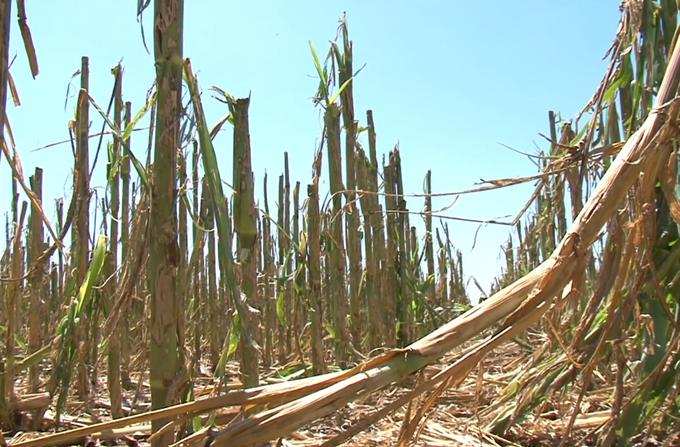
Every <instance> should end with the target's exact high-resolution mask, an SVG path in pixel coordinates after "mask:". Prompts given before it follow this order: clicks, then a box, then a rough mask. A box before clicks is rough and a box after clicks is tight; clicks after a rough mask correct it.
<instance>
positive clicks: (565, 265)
mask: <svg viewBox="0 0 680 447" xmlns="http://www.w3.org/2000/svg"><path fill="white" fill-rule="evenodd" d="M13 6H14V7H15V8H16V9H17V12H13V10H12V7H13ZM145 9H152V10H153V15H154V29H153V33H148V34H149V35H151V34H152V35H153V55H154V59H155V70H156V82H155V85H154V88H153V89H152V91H150V92H149V94H148V95H147V99H146V102H145V103H143V104H134V105H133V104H131V102H129V101H126V92H125V89H124V87H123V86H124V85H125V83H124V81H125V70H124V66H123V65H122V64H119V65H117V66H116V67H113V69H112V70H111V73H112V79H111V99H110V101H109V103H108V106H103V105H102V104H103V103H99V102H98V101H97V99H96V98H94V97H93V96H92V95H91V94H90V90H89V69H90V67H89V64H90V62H89V59H88V58H87V57H83V58H82V60H81V61H80V64H81V67H80V71H79V75H78V80H79V82H80V87H79V89H78V94H77V98H76V101H77V102H76V114H75V118H74V120H73V121H72V122H71V123H70V125H69V129H68V130H69V132H70V135H71V145H72V148H73V160H72V161H70V162H72V173H73V175H72V177H73V184H72V195H71V197H70V198H66V197H64V198H58V199H57V206H56V210H57V212H56V215H54V216H52V215H47V214H46V212H45V208H44V206H43V195H44V192H43V188H42V184H43V176H44V175H49V173H48V172H46V171H45V172H44V171H43V169H41V168H36V169H35V171H34V172H33V173H29V174H30V175H29V176H28V178H27V177H26V173H24V172H23V170H22V165H21V157H20V155H21V154H20V151H19V150H17V148H16V147H15V145H14V140H13V136H12V131H11V126H10V123H9V117H7V116H6V113H5V110H6V107H7V101H8V99H13V100H15V101H16V100H17V92H16V89H15V87H14V83H13V80H12V78H11V75H10V70H9V42H10V37H11V38H13V39H16V38H18V37H19V36H14V35H12V36H10V31H9V30H10V20H11V17H12V13H15V14H17V16H18V18H19V26H20V30H21V33H20V37H21V39H22V42H23V45H24V48H25V52H26V55H27V57H28V59H29V61H30V68H31V71H32V75H33V76H34V77H35V76H37V75H38V74H39V66H38V58H37V55H36V50H35V48H34V45H33V43H32V40H31V33H30V29H29V28H28V25H27V20H26V14H25V6H24V0H17V1H16V2H15V3H14V4H13V2H11V0H0V10H1V11H2V14H1V15H0V19H1V20H0V21H1V22H2V23H1V29H2V33H0V37H1V38H2V40H1V42H0V62H1V64H0V106H1V107H2V113H0V146H1V147H2V154H3V155H2V156H3V158H4V160H6V162H7V163H8V165H9V166H10V167H11V172H12V177H11V178H2V179H0V181H1V182H2V183H3V185H2V186H0V188H2V191H3V194H10V191H11V209H9V210H3V211H4V212H6V216H7V217H6V222H7V223H6V227H5V240H4V251H3V252H2V255H1V256H2V257H1V258H0V339H1V341H0V379H1V380H0V426H1V428H2V431H1V432H0V444H1V445H2V446H12V447H19V446H22V447H29V446H47V445H70V444H76V445H95V444H96V443H98V442H105V443H109V444H112V445H118V444H120V443H123V444H127V445H145V443H147V442H148V443H150V444H151V445H153V446H168V445H212V446H241V445H243V446H252V445H262V444H263V443H268V442H272V443H274V444H271V445H329V446H330V445H339V444H341V443H345V442H356V443H357V444H352V445H378V444H380V443H381V442H383V443H388V444H395V445H400V446H406V445H470V443H473V442H477V444H474V445H484V446H487V445H488V446H492V445H519V444H518V443H520V444H526V445H601V446H613V445H675V444H673V442H680V435H679V434H678V433H680V428H679V425H678V422H677V421H678V420H679V419H678V417H679V416H680V396H679V393H680V385H679V383H678V380H677V377H678V375H677V368H678V367H680V331H679V328H680V301H679V300H680V289H679V287H680V244H677V242H678V240H679V238H680V227H679V226H678V225H680V202H679V197H680V189H678V187H677V184H678V180H677V178H678V174H677V171H678V170H677V164H678V160H677V147H676V145H677V140H676V138H677V137H678V135H679V134H680V130H679V127H678V112H679V108H678V107H679V103H678V101H677V92H678V82H679V81H680V47H679V46H678V45H676V41H677V36H678V27H677V19H678V9H679V5H678V4H676V2H673V1H667V0H658V1H652V0H644V1H632V0H630V1H624V2H623V3H622V7H621V13H622V15H621V21H620V26H619V29H618V32H617V34H616V36H615V37H614V41H613V44H612V46H611V48H610V50H609V52H608V53H607V58H608V61H609V63H608V65H609V68H608V70H607V71H606V72H605V73H604V74H603V79H602V82H601V84H600V85H599V86H596V89H595V92H594V94H593V96H592V99H591V100H590V101H589V102H588V103H587V104H585V105H584V108H583V111H582V112H581V113H580V114H579V115H578V116H577V117H574V118H573V119H564V118H562V117H561V116H560V115H559V113H557V112H552V111H550V112H549V113H547V115H548V120H547V129H548V131H547V132H546V134H547V136H546V140H547V141H548V144H549V149H548V150H547V151H546V152H542V153H539V154H536V155H532V157H533V158H534V159H535V160H536V162H537V166H538V167H539V170H538V172H537V174H536V175H534V176H530V177H523V178H505V179H497V180H493V181H488V182H486V183H485V184H483V185H482V186H479V187H475V188H472V189H469V190H466V191H461V192H456V193H450V194H449V193H447V194H444V193H437V192H436V191H432V186H431V185H432V173H431V172H427V173H409V172H406V171H407V169H406V167H405V166H406V164H407V163H406V161H405V162H404V163H402V158H401V155H400V151H399V149H398V147H397V148H394V149H393V150H391V151H388V153H386V154H385V155H382V154H381V152H380V151H379V149H378V138H377V135H378V130H379V126H377V124H376V122H379V115H378V113H376V118H375V119H374V113H373V111H371V110H368V111H365V113H364V112H363V111H362V112H359V111H356V110H355V108H354V90H353V85H354V82H355V79H360V78H357V75H358V73H357V72H358V71H359V70H357V67H355V66H354V64H353V58H352V48H353V42H352V40H351V39H350V35H349V29H348V25H347V22H346V20H345V18H344V17H343V18H341V20H340V24H339V27H338V30H337V34H336V38H335V40H333V41H332V42H331V43H330V45H329V48H328V50H327V51H325V52H318V51H317V48H316V47H315V46H314V45H313V44H311V43H310V48H309V50H310V60H311V62H312V63H313V66H314V67H315V70H316V75H317V77H318V89H317V91H316V92H310V93H313V94H314V97H313V105H312V106H313V107H317V108H318V110H319V111H320V113H321V114H322V116H323V132H322V135H321V136H320V139H319V146H318V148H316V150H315V151H314V152H313V153H310V157H309V166H310V167H311V168H312V173H313V175H312V176H311V178H307V179H291V176H290V169H289V159H288V154H287V153H284V154H283V157H282V166H281V175H279V176H278V179H271V178H269V177H268V176H267V174H264V175H263V176H262V177H260V175H259V173H254V172H253V168H252V151H251V141H250V125H249V106H250V98H249V97H246V98H236V97H234V96H232V95H231V94H230V93H229V92H228V91H227V90H223V89H221V88H218V87H213V88H211V89H210V92H211V93H212V94H213V95H214V97H215V98H216V99H217V100H218V101H220V102H221V103H222V104H223V105H224V107H225V110H226V111H227V112H228V113H227V115H226V116H225V117H224V118H223V119H221V120H220V121H219V122H217V123H208V122H207V119H206V116H205V113H204V109H203V99H204V98H203V96H202V90H201V86H200V85H199V79H198V77H197V76H196V75H195V71H194V68H193V67H192V64H191V61H190V60H189V59H185V58H184V54H183V26H184V21H183V11H184V5H183V0H154V2H153V5H152V2H151V1H150V0H147V1H146V2H144V1H140V2H138V14H140V15H141V14H142V13H143V12H144V10H145ZM36 82H39V79H38V80H36ZM310 107H311V106H310ZM91 117H98V118H101V119H103V121H104V123H105V129H104V131H103V132H100V134H99V135H100V137H99V139H98V140H97V139H94V138H92V135H93V134H94V133H96V130H95V129H92V128H91V126H90V123H91V121H92V119H91ZM146 123H148V124H149V126H148V134H147V135H145V136H142V135H143V133H141V132H139V131H138V130H139V129H140V128H142V127H143V125H146ZM219 132H231V134H232V135H233V155H232V157H233V158H232V162H233V172H232V173H231V175H230V176H229V175H228V174H227V173H225V172H220V170H219V169H218V155H217V154H222V155H221V156H224V155H223V153H221V152H219V148H217V147H215V146H214V144H213V140H214V138H215V136H216V135H217V134H218V133H219ZM107 139H108V141H107ZM96 141H98V145H97V146H96V148H95V145H94V142H96ZM93 154H96V155H94V158H91V156H92V155H93ZM381 156H382V157H381ZM102 164H105V166H101V165H102ZM95 170H98V171H97V172H100V171H101V172H102V173H103V175H105V179H106V193H105V194H104V195H94V194H93V187H92V184H91V179H92V176H93V174H94V172H95ZM422 174H425V180H424V184H425V193H424V194H421V195H413V194H409V193H408V192H407V191H405V189H404V178H405V176H407V175H410V176H412V175H422ZM255 178H262V182H261V183H259V184H255ZM322 179H325V181H326V183H327V185H328V188H326V187H325V186H323V184H322ZM520 183H531V184H533V185H534V186H535V188H534V192H533V194H532V195H531V196H530V197H528V198H527V201H526V205H525V206H524V207H523V208H522V209H521V210H518V213H517V215H516V216H515V218H514V220H513V222H512V224H513V227H512V232H511V234H509V235H508V242H507V244H505V245H504V246H503V247H500V250H502V252H503V254H504V260H505V262H504V265H502V266H500V270H501V273H500V274H499V275H498V277H497V279H496V280H495V282H494V285H493V293H492V294H491V295H490V296H488V297H484V299H482V300H481V302H480V303H478V304H474V303H471V301H470V298H469V296H468V293H467V290H466V283H465V275H464V260H463V256H462V254H461V251H459V250H458V249H457V248H456V247H455V246H454V245H453V243H452V242H451V240H452V238H451V234H452V232H453V231H455V229H454V228H453V225H452V223H451V221H448V220H445V219H442V218H441V217H440V216H438V215H437V212H436V210H433V205H432V199H433V197H440V196H446V195H448V196H458V195H462V194H481V193H483V191H487V190H491V189H497V188H506V187H512V186H513V185H517V184H520ZM270 187H271V188H272V189H271V190H276V191H278V194H277V196H276V197H268V193H267V191H269V190H270ZM326 189H327V190H326ZM258 191H262V194H260V193H259V192H258ZM45 195H46V196H47V194H45ZM420 220H423V221H424V225H422V227H421V226H420V224H419V221H420ZM475 376H476V377H475ZM466 390H467V391H470V390H472V391H470V393H471V394H470V396H471V397H470V396H468V398H465V397H463V396H464V395H465V393H466V392H467V391H466ZM472 401H474V404H471V403H470V402H472ZM362 403H363V404H366V406H367V407H368V408H367V409H366V410H365V411H363V410H362V411H363V412H362V413H361V415H360V417H359V416H357V414H354V416H352V415H351V413H352V409H355V410H356V409H357V408H359V407H357V405H361V404H362ZM444 405H449V406H453V407H455V408H456V409H457V410H456V411H457V412H458V413H456V414H461V415H462V416H460V417H458V416H455V417H454V416H451V415H450V414H448V413H447V416H446V417H444V418H443V420H445V419H450V420H455V421H457V422H456V424H454V425H456V426H457V427H455V428H454V427H448V431H446V433H443V432H442V431H441V430H442V429H441V427H439V430H440V431H439V432H436V430H435V429H434V428H433V427H434V426H435V421H439V419H437V414H438V412H441V411H443V408H444V407H443V406H444ZM471 405H472V406H473V407H474V410H471V408H472V407H471ZM446 408H450V407H446ZM356 411H358V410H356ZM356 411H355V413H356ZM447 411H448V410H447ZM348 412H349V416H347V419H349V420H350V423H349V424H341V423H339V422H338V423H336V422H337V420H339V419H333V417H334V416H333V415H334V414H335V415H347V414H348ZM343 418H344V416H343ZM456 418H458V419H456ZM385 420H389V421H390V422H389V423H386V422H385ZM334 421H336V422H334ZM463 421H465V423H463ZM381 424H382V425H381ZM458 425H460V426H458ZM463 425H465V426H464V427H463ZM468 425H472V426H473V427H472V428H471V427H468ZM319 427H325V428H326V429H323V430H322V429H320V428H319ZM378 427H382V428H381V429H380V430H382V431H381V433H382V435H381V434H379V433H378ZM433 430H434V431H433ZM435 432H436V433H435ZM380 436H384V437H383V438H380ZM447 436H448V437H447ZM372 438H373V440H374V441H373V442H375V443H377V444H371V443H370V442H371V441H370V440H371V439H372ZM378 438H380V439H382V441H376V439H378ZM277 440H278V441H277ZM352 440H354V441H352ZM277 442H278V444H276V443H277ZM437 442H439V444H437ZM653 442H654V443H653ZM284 443H285V444H284ZM662 443H663V444H662ZM266 445H270V444H266Z"/></svg>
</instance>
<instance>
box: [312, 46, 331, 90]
mask: <svg viewBox="0 0 680 447" xmlns="http://www.w3.org/2000/svg"><path fill="white" fill-rule="evenodd" d="M309 49H310V50H311V51H312V58H313V59H314V68H316V72H317V74H318V75H319V79H320V84H319V88H320V92H319V93H321V96H322V97H323V99H325V100H326V101H328V78H327V76H326V71H325V70H324V69H323V66H322V65H321V61H320V60H319V56H318V55H317V54H316V50H315V49H314V45H313V44H312V41H311V40H310V41H309Z"/></svg>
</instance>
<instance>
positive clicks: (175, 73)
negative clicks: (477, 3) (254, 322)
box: [147, 0, 184, 446]
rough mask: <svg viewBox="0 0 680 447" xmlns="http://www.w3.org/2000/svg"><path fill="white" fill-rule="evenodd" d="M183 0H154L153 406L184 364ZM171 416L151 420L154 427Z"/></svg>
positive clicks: (163, 399)
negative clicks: (180, 268)
mask: <svg viewBox="0 0 680 447" xmlns="http://www.w3.org/2000/svg"><path fill="white" fill-rule="evenodd" d="M183 14H184V1H183V0H156V1H155V2H154V37H155V39H154V57H155V63H156V86H157V90H158V103H157V112H156V113H157V120H156V128H155V131H156V138H155V147H154V165H153V173H152V178H153V180H152V188H151V216H150V227H151V229H152V231H153V233H154V234H153V237H150V253H149V260H148V264H147V265H148V280H149V292H150V294H151V326H150V329H151V331H150V338H151V351H150V377H149V382H150V385H151V406H152V408H154V409H158V408H163V407H165V406H167V405H169V404H171V403H173V402H174V401H175V400H176V399H177V398H178V396H172V395H170V393H169V392H170V388H171V386H172V385H173V384H174V382H175V380H176V378H177V377H176V376H177V373H178V372H179V370H180V364H179V360H180V359H179V350H180V349H181V346H179V338H178V321H179V317H178V315H179V312H180V311H181V309H178V297H177V293H176V279H177V277H176V275H177V264H178V261H179V259H178V258H179V254H178V253H177V252H178V242H177V238H178V235H177V212H176V206H177V189H176V187H177V148H178V147H180V141H179V129H180V117H181V114H182V104H181V98H182V47H183ZM167 422H168V421H167V420H161V421H156V422H154V423H153V424H152V431H153V432H156V431H158V430H159V429H160V428H161V427H163V426H164V425H165V424H166V423H167ZM172 438H173V436H172V432H166V433H165V434H164V435H162V436H159V437H158V438H156V441H155V442H154V443H152V445H153V446H166V445H168V444H170V443H171V442H172Z"/></svg>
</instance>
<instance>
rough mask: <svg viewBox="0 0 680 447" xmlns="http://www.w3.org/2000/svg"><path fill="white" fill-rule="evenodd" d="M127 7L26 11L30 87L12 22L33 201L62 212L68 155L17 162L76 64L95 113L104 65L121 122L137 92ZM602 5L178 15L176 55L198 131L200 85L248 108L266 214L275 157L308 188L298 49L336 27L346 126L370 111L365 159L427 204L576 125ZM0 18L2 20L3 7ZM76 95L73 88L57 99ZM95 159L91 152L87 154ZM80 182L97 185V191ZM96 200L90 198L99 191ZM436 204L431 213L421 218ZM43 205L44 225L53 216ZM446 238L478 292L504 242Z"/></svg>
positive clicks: (228, 10)
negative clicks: (350, 61) (346, 39)
mask: <svg viewBox="0 0 680 447" xmlns="http://www.w3.org/2000/svg"><path fill="white" fill-rule="evenodd" d="M136 4H137V2H136V1H133V0H128V1H121V0H91V1H83V0H80V1H78V0H49V1H31V2H27V5H26V6H27V14H28V23H29V25H30V28H31V31H32V33H33V39H34V42H35V46H36V49H37V55H38V60H39V63H40V74H39V76H38V77H37V78H36V79H35V80H33V79H32V78H31V76H30V71H29V69H28V64H27V60H26V56H25V52H24V50H23V45H22V42H21V37H20V34H19V29H18V27H17V25H16V20H13V25H12V35H11V50H10V59H12V58H15V59H14V62H13V65H12V67H11V73H12V75H13V77H14V80H15V82H16V85H17V88H18V91H19V95H20V98H21V101H22V105H21V106H20V107H14V105H12V104H11V101H8V115H9V119H10V122H11V125H12V129H13V132H14V135H15V137H16V142H17V147H18V150H19V153H20V155H21V157H22V161H23V164H24V171H25V173H26V175H27V176H28V175H29V174H30V173H32V172H33V168H34V166H36V165H37V166H41V167H43V168H44V169H45V174H44V175H45V191H46V198H47V199H49V200H52V199H53V198H55V197H57V196H66V197H70V194H71V178H70V175H71V169H72V163H73V162H72V156H71V149H70V146H69V145H68V144H64V145H60V146H56V147H53V148H50V149H46V150H41V151H37V152H35V151H33V150H34V149H35V148H38V147H41V146H44V145H47V144H50V143H54V142H57V141H60V140H64V139H66V138H68V130H67V123H68V121H69V120H70V119H72V118H73V116H74V108H75V98H74V97H71V98H70V99H69V100H68V103H67V105H66V109H64V102H65V99H66V92H67V87H68V85H69V82H70V80H71V76H72V75H73V73H74V72H75V71H76V70H78V69H79V67H80V58H81V56H84V55H86V56H89V57H90V74H91V78H90V86H91V94H92V96H93V97H94V98H95V99H96V100H97V101H98V102H99V103H100V104H101V105H102V106H103V107H105V106H106V104H107V103H108V100H109V96H110V92H111V88H112V85H113V77H112V76H111V74H110V69H111V68H112V67H113V66H114V65H115V64H116V63H118V61H120V60H122V62H123V64H124V66H125V75H124V80H123V95H124V97H125V100H130V101H132V103H133V109H134V110H137V109H138V108H139V107H140V106H141V105H142V102H143V99H144V96H145V93H146V91H147V90H148V89H149V87H150V86H151V84H152V82H153V76H154V66H153V56H152V55H150V54H148V53H147V52H146V50H145V49H144V46H143V44H142V39H141V33H140V25H139V23H138V22H137V19H136ZM618 4H619V2H618V1H613V0H608V1H605V0H597V1H592V0H574V1H570V2H565V1H560V2H557V1H546V0H522V1H515V2H508V1H487V2H477V1H454V0H432V1H420V2H416V1H409V2H406V1H401V0H393V1H387V0H383V1H377V0H356V1H343V2H341V1H318V2H308V1H297V0H296V1H293V0H288V1H253V2H230V1H219V0H193V1H192V0H186V1H185V20H184V27H185V29H184V33H185V46H184V54H185V57H189V58H191V60H192V65H193V68H194V70H195V71H196V72H197V74H198V77H199V83H200V86H201V88H202V89H203V90H204V92H205V93H204V95H203V98H204V105H205V108H206V113H207V115H208V120H209V124H213V123H215V122H217V120H218V119H219V118H221V117H222V116H224V115H225V114H226V113H227V111H226V107H225V106H224V105H223V104H221V103H218V102H217V101H215V100H213V99H212V98H211V97H210V95H209V93H208V92H207V89H208V88H209V87H210V86H213V85H217V86H219V87H221V88H223V89H224V90H227V91H228V92H230V93H231V94H233V95H234V96H237V97H242V96H248V94H251V96H252V100H251V107H250V125H251V129H250V131H251V132H250V133H251V141H252V150H253V167H254V173H255V178H256V182H257V184H258V190H257V195H258V197H261V186H260V185H261V182H262V178H263V175H264V172H265V170H266V171H267V172H268V173H269V177H270V200H271V202H272V203H273V202H274V200H272V199H271V198H274V197H276V194H275V189H274V188H275V187H276V182H277V179H278V175H279V174H280V173H281V172H282V170H283V151H284V150H287V151H288V152H289V156H290V162H291V171H292V172H291V180H292V181H293V184H294V182H295V181H296V180H299V181H301V183H302V185H303V190H302V191H303V192H304V191H305V189H304V185H306V184H307V183H309V181H310V179H311V164H312V157H313V153H314V151H315V148H317V147H318V141H319V138H320V135H321V130H322V116H321V111H320V109H318V108H314V106H313V104H312V101H311V97H312V96H313V95H314V93H315V91H316V87H317V83H318V81H317V78H316V74H315V70H314V65H313V62H312V57H311V55H310V50H309V46H308V41H312V42H313V44H314V45H315V47H316V49H317V51H318V52H319V54H325V52H326V50H327V48H328V42H329V40H331V39H333V38H334V36H335V34H336V28H337V24H338V21H337V20H338V17H339V16H340V15H341V14H342V13H343V12H346V13H347V18H348V23H349V30H350V36H351V38H352V40H353V41H354V65H355V68H358V67H360V66H361V65H363V64H366V67H365V68H364V70H363V71H362V72H361V73H360V74H359V75H358V76H357V78H356V79H355V82H354V98H355V108H356V116H357V118H358V119H359V120H360V121H361V123H362V124H364V123H365V111H366V109H372V110H373V111H374V116H375V123H376V129H377V134H378V149H379V153H380V154H385V153H387V152H388V151H389V150H391V149H392V148H393V147H394V145H395V144H397V143H398V144H399V146H400V150H401V158H402V163H403V172H404V177H405V179H404V180H405V189H406V191H407V192H413V193H421V192H422V185H423V177H424V175H425V173H426V171H427V170H428V169H432V183H433V190H434V191H436V192H444V191H457V190H462V189H467V188H469V187H471V186H473V184H474V183H475V182H478V181H479V180H480V179H482V178H483V179H493V178H499V177H513V176H519V175H531V174H534V173H535V168H534V166H533V164H532V163H531V162H530V161H529V160H528V159H527V158H525V157H523V156H521V155H518V154H516V153H514V152H511V151H509V150H508V149H506V148H504V147H503V146H501V145H500V144H499V143H503V144H507V145H509V146H512V147H515V148H517V149H520V150H523V151H527V152H536V151H537V150H538V148H543V149H545V148H546V144H545V142H544V141H543V140H542V138H540V137H539V136H538V133H539V132H543V133H547V125H548V118H547V116H548V110H555V111H558V112H560V113H561V115H562V117H563V118H570V117H573V116H575V115H576V114H577V113H578V112H579V111H580V110H581V108H582V106H583V105H584V104H585V103H586V102H587V101H588V99H589V98H590V96H591V95H592V94H593V93H594V92H595V89H596V88H597V86H598V84H599V82H600V80H601V78H602V76H603V74H604V72H605V69H606V67H605V63H604V62H603V61H602V57H603V56H604V53H605V51H606V50H607V48H608V47H609V45H610V44H611V41H612V39H613V37H614V35H615V32H616V29H617V24H618V19H619V10H618ZM12 14H13V15H15V14H16V10H15V9H14V5H13V11H12ZM152 15H153V7H152V6H151V7H150V8H149V9H148V10H147V11H146V13H145V16H144V21H143V24H144V27H145V31H146V37H147V43H148V45H149V48H150V49H151V50H152V49H153V43H152V41H151V40H150V39H152V26H151V25H152V21H151V19H152ZM77 86H78V80H77V79H75V80H73V85H72V88H71V94H73V92H75V91H76V90H77ZM91 117H92V119H93V123H92V130H93V131H99V129H100V128H101V121H100V120H99V119H98V116H97V115H96V112H94V111H92V112H91ZM143 125H148V120H145V121H144V122H143ZM225 129H226V130H225V131H223V132H222V135H221V136H219V137H218V138H217V140H216V149H217V151H218V158H219V160H220V164H221V169H222V175H223V177H224V178H225V179H227V180H229V179H230V177H231V131H230V129H229V128H228V127H225ZM146 138H147V137H146V135H145V134H143V133H137V134H135V136H134V137H133V151H134V152H135V153H136V154H137V156H138V157H140V158H143V157H144V151H145V148H146ZM95 145H96V140H93V143H91V147H92V150H94V147H95ZM102 155H104V154H102ZM100 163H101V160H100ZM104 169H105V166H104V163H101V165H100V166H98V168H97V170H98V171H99V172H100V173H102V172H103V171H104ZM323 172H324V175H325V173H326V167H325V166H324V171H323ZM0 182H1V184H0V211H1V212H2V213H3V214H4V213H5V212H6V211H7V210H8V209H9V198H10V194H9V191H10V188H9V184H10V183H9V169H8V168H7V164H6V163H5V162H4V161H3V162H2V163H0ZM324 182H326V180H325V179H324ZM94 183H95V186H97V185H99V186H101V185H103V176H102V175H101V174H100V175H99V176H98V177H96V178H95V179H94ZM531 189H532V187H531V186H527V187H516V188H513V189H506V190H503V191H500V192H491V193H483V194H476V195H474V196H470V197H462V198H460V199H459V200H458V201H457V202H456V203H455V204H454V205H453V206H452V207H451V208H450V209H448V210H447V211H446V214H448V215H452V216H461V217H470V218H477V219H489V218H499V217H502V216H508V215H514V214H515V213H516V212H517V211H518V210H519V209H520V208H521V206H522V205H523V203H524V201H526V199H527V198H528V196H529V194H530V190H531ZM97 193H98V194H100V197H101V193H102V189H101V188H100V189H99V190H98V191H97ZM450 202H451V199H445V200H439V201H436V202H435V208H438V207H443V206H446V205H448V204H450ZM47 205H48V206H47V209H48V211H49V212H50V216H54V214H53V206H51V204H50V203H48V204H47ZM270 205H271V203H270ZM408 206H409V208H410V209H411V210H415V211H419V210H421V209H422V200H421V199H410V200H408ZM52 218H53V217H52ZM98 220H99V219H98ZM419 220H420V218H419V217H417V216H414V217H413V218H412V221H413V222H416V221H419ZM450 225H451V230H452V236H453V238H454V243H455V245H456V246H457V247H459V248H460V249H461V250H462V251H463V253H464V257H465V268H466V273H467V274H468V275H475V276H476V277H477V278H478V279H479V280H480V282H481V283H482V284H484V285H487V284H488V282H489V281H490V280H491V278H493V276H494V275H495V274H496V272H497V271H498V269H499V266H500V262H499V245H500V244H501V243H502V242H503V241H504V239H506V237H507V234H508V227H491V226H486V227H483V228H482V229H480V231H479V233H478V236H477V242H476V246H475V248H474V250H472V246H473V239H474V235H475V232H476V231H477V229H478V228H477V225H475V224H469V223H458V222H451V223H450ZM2 240H3V242H2V243H3V244H4V237H3V238H2ZM471 292H473V294H475V293H474V291H472V290H471Z"/></svg>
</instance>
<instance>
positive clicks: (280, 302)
mask: <svg viewBox="0 0 680 447" xmlns="http://www.w3.org/2000/svg"><path fill="white" fill-rule="evenodd" d="M276 316H277V317H278V319H279V322H280V323H281V324H282V325H284V326H285V325H286V295H285V293H283V291H280V292H279V294H278V295H277V296H276Z"/></svg>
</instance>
